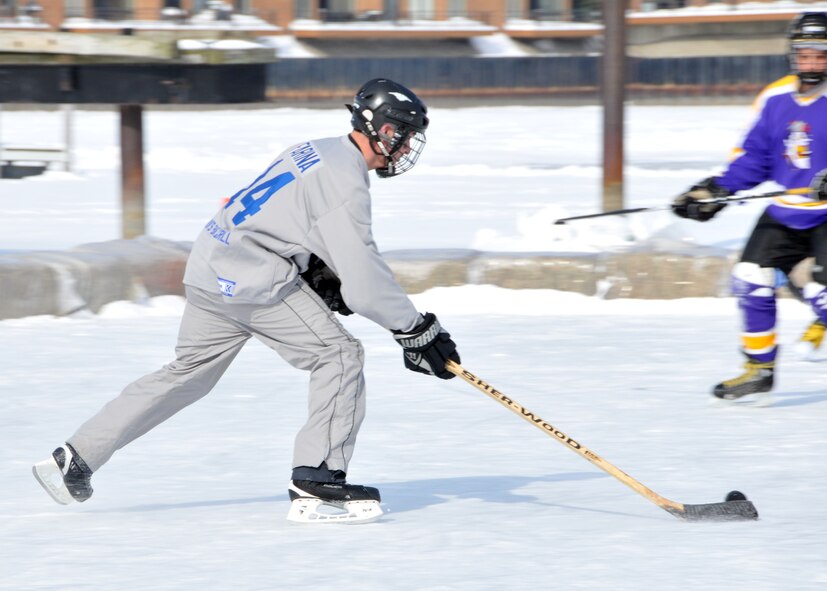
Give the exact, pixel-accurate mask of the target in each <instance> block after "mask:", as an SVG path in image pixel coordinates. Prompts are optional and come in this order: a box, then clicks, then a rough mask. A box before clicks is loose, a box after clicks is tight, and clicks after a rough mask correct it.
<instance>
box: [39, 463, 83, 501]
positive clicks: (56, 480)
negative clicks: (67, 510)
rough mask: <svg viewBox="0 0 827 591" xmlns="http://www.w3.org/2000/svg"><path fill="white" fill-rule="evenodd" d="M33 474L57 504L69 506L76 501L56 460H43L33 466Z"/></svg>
mask: <svg viewBox="0 0 827 591" xmlns="http://www.w3.org/2000/svg"><path fill="white" fill-rule="evenodd" d="M32 474H34V477H35V479H36V480H37V481H38V482H39V483H40V486H42V487H43V490H45V491H46V492H47V493H49V496H50V497H52V498H53V499H54V500H55V502H56V503H60V504H61V505H68V504H69V503H71V502H73V501H74V500H75V499H73V498H72V495H71V494H70V493H69V489H68V488H66V485H65V484H64V482H63V472H61V471H60V468H59V467H58V465H57V463H56V462H55V460H54V458H49V459H48V460H43V461H42V462H38V463H37V464H35V465H34V466H32Z"/></svg>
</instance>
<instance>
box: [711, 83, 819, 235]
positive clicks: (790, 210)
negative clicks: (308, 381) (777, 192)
mask: <svg viewBox="0 0 827 591" xmlns="http://www.w3.org/2000/svg"><path fill="white" fill-rule="evenodd" d="M798 84H799V83H798V77H796V76H793V75H790V76H785V77H784V78H781V79H780V80H777V81H775V82H773V83H772V84H770V85H769V86H767V87H766V88H765V89H764V90H763V91H761V93H760V94H759V95H758V97H757V98H756V99H755V102H754V103H753V111H754V119H753V121H752V124H751V126H750V129H749V131H748V132H747V133H746V135H745V136H744V138H743V139H742V141H741V143H740V145H738V146H737V147H736V148H735V149H734V150H733V154H732V159H731V161H730V162H729V165H728V167H727V169H726V171H725V172H724V173H723V174H722V175H721V176H720V177H718V179H717V182H718V184H719V185H721V186H722V187H725V188H726V189H728V190H730V191H731V192H733V193H734V192H736V191H741V190H744V189H750V188H752V187H754V186H756V185H759V184H761V183H763V182H765V181H775V182H776V183H778V184H779V185H781V186H782V187H785V188H787V189H800V188H805V187H808V186H809V185H810V182H811V181H812V179H813V177H814V176H815V175H816V173H818V172H820V171H822V170H824V169H827V96H826V95H827V87H823V88H821V89H819V90H818V91H817V92H816V93H814V94H812V95H807V96H803V95H800V94H798ZM767 212H768V213H769V214H770V215H771V216H772V217H773V218H775V219H776V220H778V221H779V222H781V223H782V224H784V225H785V226H788V227H790V228H794V229H797V230H803V229H807V228H812V227H814V226H818V225H820V224H823V223H826V222H827V202H822V201H813V200H812V199H810V198H809V197H808V196H806V195H801V196H792V195H786V196H784V197H782V198H777V199H775V200H774V201H773V202H772V203H771V204H770V205H769V206H768V207H767Z"/></svg>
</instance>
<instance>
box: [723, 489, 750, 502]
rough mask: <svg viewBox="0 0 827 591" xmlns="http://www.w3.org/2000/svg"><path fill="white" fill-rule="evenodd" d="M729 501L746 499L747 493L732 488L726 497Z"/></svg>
mask: <svg viewBox="0 0 827 591" xmlns="http://www.w3.org/2000/svg"><path fill="white" fill-rule="evenodd" d="M724 500H725V501H726V502H727V503H729V502H730V501H746V500H747V495H745V494H744V493H742V492H741V491H740V490H731V491H729V492H728V493H727V495H726V499H724Z"/></svg>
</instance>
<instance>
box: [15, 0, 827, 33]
mask: <svg viewBox="0 0 827 591" xmlns="http://www.w3.org/2000/svg"><path fill="white" fill-rule="evenodd" d="M611 1H614V0H611ZM746 1H747V0H718V1H709V0H629V11H630V24H634V20H635V16H634V15H636V14H637V15H640V18H644V19H647V20H649V21H650V22H651V19H652V18H654V17H656V15H657V14H659V13H663V16H662V17H661V18H663V19H666V21H665V22H669V20H670V19H672V20H674V19H680V20H682V21H687V20H691V19H693V18H695V19H698V21H699V22H701V21H703V20H704V19H706V20H710V19H711V20H728V19H735V18H743V19H753V20H755V19H761V18H763V19H768V20H772V19H775V20H785V19H789V18H790V15H791V14H792V13H794V12H796V11H797V10H796V8H795V6H793V7H791V3H790V2H785V3H784V7H783V8H786V11H784V10H783V9H782V10H776V11H775V12H772V11H771V10H770V11H768V12H767V13H766V14H763V15H756V14H754V10H751V11H750V12H751V13H752V14H751V15H750V14H746V11H745V13H744V14H739V13H738V10H737V9H738V6H739V5H740V4H744V3H745V2H746ZM601 4H602V2H601V0H226V1H224V0H0V29H2V28H17V29H20V28H26V27H28V28H35V29H37V28H41V29H43V28H45V29H48V30H67V31H79V30H83V31H89V30H97V31H102V30H107V29H109V30H111V29H112V28H113V27H106V26H103V24H105V23H119V22H120V23H125V22H126V23H133V24H134V23H136V22H140V23H145V24H146V23H153V22H156V23H158V24H159V27H160V25H162V24H164V23H166V24H173V23H179V24H180V23H186V24H196V25H197V24H206V23H210V22H213V23H214V22H219V23H220V22H225V23H238V22H242V23H244V24H246V25H247V29H251V30H254V29H255V24H256V23H260V24H261V25H265V26H263V27H262V28H263V30H267V29H268V26H269V27H273V26H275V27H279V28H281V29H288V28H291V25H292V24H293V23H295V22H296V21H300V22H304V21H314V22H321V23H325V24H328V25H329V24H341V25H343V26H346V25H347V24H349V23H357V24H359V23H380V22H385V23H387V22H392V23H394V24H403V25H404V24H406V23H418V24H420V25H421V24H422V23H429V22H430V23H432V24H433V25H434V26H439V25H442V26H443V28H447V27H446V25H448V24H450V26H451V28H452V29H462V28H463V26H466V28H468V29H469V30H471V29H473V28H474V26H477V27H483V28H489V29H488V32H489V33H490V31H491V30H500V29H502V28H503V27H504V26H505V25H506V23H508V22H513V21H522V20H525V21H530V22H536V23H540V24H542V23H551V22H567V23H583V24H584V25H586V24H589V23H599V21H600V7H601ZM756 4H759V5H760V4H761V2H758V3H756V2H754V1H750V5H751V6H752V7H753V8H754V7H755V5H756ZM763 4H766V5H767V6H768V8H769V7H772V5H773V4H774V3H773V2H772V1H766V2H763ZM798 4H799V5H800V6H801V10H804V9H806V7H807V5H808V4H819V3H818V2H807V1H806V0H802V1H800V2H799V3H798ZM820 4H824V3H823V2H822V3H820ZM704 6H714V7H722V8H724V9H731V11H732V14H731V15H729V16H727V15H726V14H723V13H722V14H719V15H717V16H709V15H707V16H703V15H700V14H699V15H697V16H694V17H693V15H692V13H691V12H690V11H687V13H686V14H683V15H679V14H676V13H675V9H682V8H690V9H691V8H694V7H704ZM779 6H780V5H779ZM125 26H127V25H125ZM424 28H427V27H424ZM545 28H547V29H548V28H551V27H545ZM303 30H307V28H305V29H303ZM569 30H571V29H569ZM270 32H271V33H272V29H270ZM328 34H329V33H328ZM559 34H561V35H562V33H559ZM567 34H576V33H567ZM581 34H582V35H589V34H594V30H593V29H591V30H590V29H589V28H588V27H587V28H585V29H584V32H583V33H581ZM311 35H312V34H311ZM318 35H323V33H322V32H319V33H318Z"/></svg>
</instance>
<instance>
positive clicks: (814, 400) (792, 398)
mask: <svg viewBox="0 0 827 591" xmlns="http://www.w3.org/2000/svg"><path fill="white" fill-rule="evenodd" d="M819 402H827V392H824V391H823V390H822V391H818V392H777V393H775V394H774V395H773V401H772V404H770V408H778V407H781V406H804V405H806V404H818V403H819Z"/></svg>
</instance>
